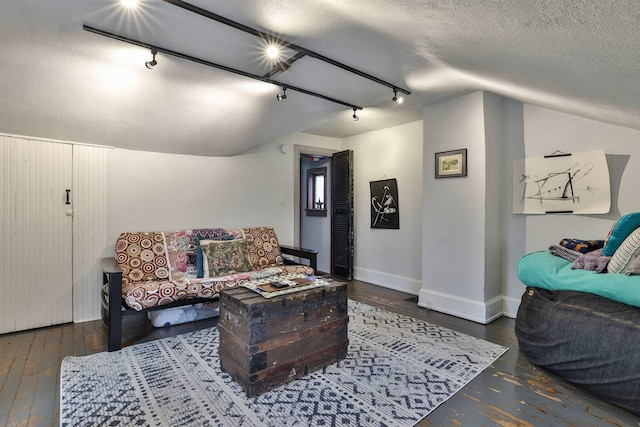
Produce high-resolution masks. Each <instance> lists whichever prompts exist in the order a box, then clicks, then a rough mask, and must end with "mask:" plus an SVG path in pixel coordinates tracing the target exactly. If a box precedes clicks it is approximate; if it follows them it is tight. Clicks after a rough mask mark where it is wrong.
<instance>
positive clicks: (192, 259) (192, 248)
mask: <svg viewBox="0 0 640 427" xmlns="http://www.w3.org/2000/svg"><path fill="white" fill-rule="evenodd" d="M228 235H229V233H228V232H227V230H225V229H224V228H199V229H195V230H192V231H191V240H190V241H189V245H188V246H187V272H188V273H189V274H193V275H197V259H196V258H197V256H198V247H199V245H200V240H201V239H217V238H219V237H223V236H228Z"/></svg>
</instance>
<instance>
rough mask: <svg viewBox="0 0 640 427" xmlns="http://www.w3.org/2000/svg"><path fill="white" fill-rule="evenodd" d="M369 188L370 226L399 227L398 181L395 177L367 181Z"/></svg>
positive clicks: (396, 228) (394, 228)
mask: <svg viewBox="0 0 640 427" xmlns="http://www.w3.org/2000/svg"><path fill="white" fill-rule="evenodd" d="M369 185H370V188H371V228H388V229H393V230H399V229H400V213H399V211H398V183H397V181H396V179H395V178H393V179H383V180H380V181H371V182H369Z"/></svg>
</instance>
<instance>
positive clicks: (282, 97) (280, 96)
mask: <svg viewBox="0 0 640 427" xmlns="http://www.w3.org/2000/svg"><path fill="white" fill-rule="evenodd" d="M276 99H277V100H278V101H282V100H285V99H287V88H286V87H283V88H282V93H279V94H277V95H276Z"/></svg>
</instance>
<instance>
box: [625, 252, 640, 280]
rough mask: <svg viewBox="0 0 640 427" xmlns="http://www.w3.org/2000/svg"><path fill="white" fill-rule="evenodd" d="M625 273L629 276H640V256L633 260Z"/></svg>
mask: <svg viewBox="0 0 640 427" xmlns="http://www.w3.org/2000/svg"><path fill="white" fill-rule="evenodd" d="M624 273H625V274H627V275H629V276H632V275H633V276H635V275H640V256H638V257H635V258H634V259H632V260H631V262H630V263H629V265H628V266H627V269H626V270H625V272H624Z"/></svg>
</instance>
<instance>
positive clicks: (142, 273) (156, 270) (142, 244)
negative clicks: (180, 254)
mask: <svg viewBox="0 0 640 427" xmlns="http://www.w3.org/2000/svg"><path fill="white" fill-rule="evenodd" d="M115 258H116V262H117V263H118V265H119V266H120V267H121V268H122V287H123V288H124V287H125V286H127V285H128V284H129V283H134V282H146V281H156V280H168V279H169V269H168V268H167V267H168V264H169V261H168V260H167V250H166V246H165V239H164V234H163V233H153V232H143V233H121V234H120V236H119V237H118V240H117V241H116V249H115Z"/></svg>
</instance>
